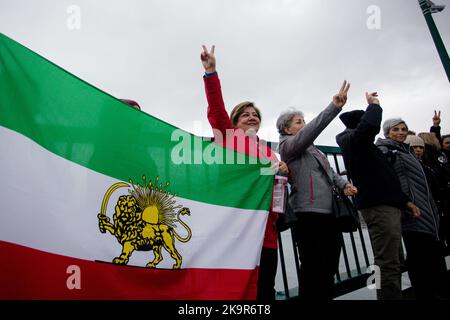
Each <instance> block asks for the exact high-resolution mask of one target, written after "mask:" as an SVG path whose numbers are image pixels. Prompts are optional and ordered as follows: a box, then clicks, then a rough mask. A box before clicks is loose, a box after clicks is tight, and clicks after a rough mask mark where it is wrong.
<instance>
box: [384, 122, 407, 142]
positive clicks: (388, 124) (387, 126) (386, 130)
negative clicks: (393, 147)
mask: <svg viewBox="0 0 450 320" xmlns="http://www.w3.org/2000/svg"><path fill="white" fill-rule="evenodd" d="M400 123H403V124H404V125H405V126H406V129H407V130H408V126H407V125H406V122H405V121H404V120H403V119H402V118H391V119H387V120H386V121H384V123H383V133H384V136H385V137H386V138H388V137H389V131H391V129H392V128H393V127H395V126H396V125H399V124H400Z"/></svg>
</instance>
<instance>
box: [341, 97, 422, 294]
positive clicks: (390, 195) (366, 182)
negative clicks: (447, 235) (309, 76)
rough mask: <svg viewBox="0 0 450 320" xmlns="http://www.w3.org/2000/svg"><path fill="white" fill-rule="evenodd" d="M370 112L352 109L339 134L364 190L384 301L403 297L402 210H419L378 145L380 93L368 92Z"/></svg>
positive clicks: (362, 204)
mask: <svg viewBox="0 0 450 320" xmlns="http://www.w3.org/2000/svg"><path fill="white" fill-rule="evenodd" d="M366 99H367V103H368V104H369V106H368V107H367V109H366V111H365V112H364V111H363V110H354V111H350V112H346V113H344V114H342V115H341V116H340V119H341V120H342V122H343V123H344V124H345V126H346V127H347V128H346V129H345V130H344V132H342V133H340V134H339V135H337V136H336V141H337V143H338V145H339V146H340V147H341V149H342V154H343V158H344V164H345V168H346V169H347V174H348V177H349V178H350V179H351V180H352V182H353V184H354V185H355V186H356V187H357V188H358V190H359V192H358V194H356V198H355V203H356V207H357V208H358V209H359V210H360V211H361V214H362V216H363V218H364V220H365V221H366V224H367V228H368V230H369V235H370V238H371V242H372V249H373V254H374V259H375V265H377V266H378V267H379V268H380V273H381V274H380V282H381V283H379V284H377V286H376V287H377V299H378V300H396V299H402V291H401V261H402V257H403V253H402V245H401V212H402V210H409V211H411V213H412V214H414V215H415V216H418V215H419V210H418V209H417V207H416V206H415V205H414V204H413V203H412V202H411V201H410V199H409V198H408V197H407V196H406V195H405V194H404V193H403V192H402V191H401V187H400V182H399V180H398V178H397V175H396V173H395V171H394V169H393V168H392V166H391V165H390V164H389V163H388V161H387V160H386V157H385V156H384V155H383V153H382V152H381V151H380V150H379V149H378V148H377V147H376V146H375V144H374V141H375V136H376V135H377V134H378V132H379V131H380V124H381V116H382V112H383V110H382V109H381V107H380V103H379V101H378V98H377V94H376V92H374V93H372V94H367V93H366Z"/></svg>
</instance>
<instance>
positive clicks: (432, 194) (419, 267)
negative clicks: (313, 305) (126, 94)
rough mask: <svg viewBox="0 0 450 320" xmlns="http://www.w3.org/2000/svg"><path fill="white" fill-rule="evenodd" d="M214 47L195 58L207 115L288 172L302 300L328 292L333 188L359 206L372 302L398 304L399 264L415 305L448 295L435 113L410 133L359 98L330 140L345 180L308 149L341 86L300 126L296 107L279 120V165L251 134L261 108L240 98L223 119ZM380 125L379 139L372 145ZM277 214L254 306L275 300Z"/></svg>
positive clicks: (446, 176) (445, 172)
mask: <svg viewBox="0 0 450 320" xmlns="http://www.w3.org/2000/svg"><path fill="white" fill-rule="evenodd" d="M214 51H215V48H214V46H212V48H211V50H208V49H207V48H206V47H205V46H203V51H202V52H201V61H202V64H203V67H204V69H205V74H204V77H203V78H204V84H205V91H206V97H207V101H208V110H207V115H208V120H209V123H210V124H211V127H212V128H213V131H214V133H215V134H222V135H223V136H225V135H227V134H230V132H231V134H232V135H233V136H234V138H238V139H239V138H241V139H243V141H245V143H243V144H242V145H243V146H245V148H244V149H243V150H239V149H238V147H237V145H231V146H227V147H231V148H234V149H235V150H237V151H241V152H245V153H249V150H256V151H257V153H258V154H257V156H259V157H266V158H267V159H270V160H271V161H272V162H274V163H276V164H277V165H278V170H280V171H281V172H284V173H286V174H288V181H289V184H290V194H289V197H288V203H289V205H290V207H291V208H292V210H293V212H294V213H295V215H296V217H297V221H296V223H295V225H294V226H293V232H294V235H295V239H296V242H297V245H298V250H299V258H300V262H301V268H300V277H299V287H300V291H299V293H300V296H299V297H300V299H306V300H325V301H327V300H331V299H332V298H333V296H334V293H333V287H334V276H335V273H336V271H337V270H338V264H339V257H340V237H341V235H340V232H339V230H338V229H337V227H336V223H335V216H334V214H333V206H332V190H333V188H337V189H340V190H341V191H342V192H343V193H344V194H345V195H346V196H354V197H355V205H356V208H357V209H358V210H359V211H360V212H361V215H362V217H363V218H364V220H365V222H366V224H367V227H368V231H369V235H370V238H371V243H372V249H373V253H374V263H375V265H377V266H378V267H379V269H380V273H381V275H380V283H379V285H378V286H377V288H378V289H377V298H378V299H380V300H394V299H402V288H401V269H402V264H403V263H406V265H407V269H408V274H409V278H410V280H411V285H412V287H413V289H414V292H415V296H416V298H417V299H442V298H445V295H446V294H447V293H446V292H447V291H448V282H446V279H447V268H446V264H445V253H444V252H445V250H446V249H447V248H449V245H450V212H449V207H450V205H449V199H450V184H449V181H450V135H444V136H441V132H440V122H441V118H440V112H436V111H435V113H434V116H433V118H432V119H433V126H432V127H431V129H430V132H422V133H419V134H418V135H416V134H415V133H414V132H412V131H409V129H408V126H407V124H406V122H405V121H404V120H402V119H401V118H393V119H387V120H385V121H384V123H383V125H382V126H381V122H382V112H383V110H382V108H381V105H380V102H379V98H378V94H377V93H376V92H373V93H370V94H369V93H366V99H367V104H368V107H367V109H366V110H353V111H350V112H346V113H343V114H341V115H340V119H341V121H342V122H343V123H344V125H345V126H346V129H345V130H344V131H343V132H342V133H340V134H339V135H337V137H336V141H337V143H338V145H339V146H340V147H341V149H342V153H343V159H344V163H345V167H346V170H347V176H348V178H349V181H351V182H349V181H347V180H345V179H343V178H342V177H341V176H340V175H339V174H337V173H336V172H334V170H333V168H332V167H331V165H330V163H329V162H328V160H327V157H326V156H325V155H324V154H323V153H322V152H321V151H320V150H319V149H318V148H317V147H316V146H315V145H314V141H315V139H316V138H317V137H318V136H319V135H320V134H321V132H322V131H323V130H324V129H325V128H326V127H327V126H328V125H329V124H330V122H331V121H333V119H334V118H336V117H337V116H338V115H339V113H340V112H341V111H342V108H343V107H344V105H345V104H346V101H347V93H348V91H349V88H350V84H349V83H347V82H346V81H344V83H343V84H342V86H341V89H340V90H339V92H338V93H337V94H336V95H334V96H333V97H332V99H331V102H330V104H329V105H328V106H327V107H325V108H324V109H323V111H322V112H320V113H319V114H318V115H317V116H316V117H315V118H314V119H313V120H311V121H310V122H308V123H307V124H306V123H305V119H304V115H303V113H302V112H301V111H299V110H295V109H292V108H291V109H289V110H287V111H284V112H282V113H281V114H280V116H279V118H278V120H277V122H276V127H277V129H278V132H279V134H280V141H279V154H280V156H281V161H280V160H279V159H277V157H276V155H275V153H273V152H272V151H271V150H270V148H269V147H268V146H267V144H266V143H264V141H263V140H261V139H259V137H258V136H257V132H258V130H259V127H260V125H261V111H260V109H259V108H258V107H257V106H256V105H255V104H254V103H252V102H249V101H245V102H242V103H240V104H238V105H237V106H235V107H234V109H233V110H232V111H231V114H230V115H228V113H227V111H226V107H225V104H224V101H223V97H222V90H221V86H220V80H219V77H218V73H217V71H216V57H215V54H214ZM381 127H382V129H383V135H384V138H379V139H378V140H377V141H375V138H376V136H377V135H378V134H379V132H380V129H381ZM230 129H231V130H230ZM223 136H222V137H223ZM223 140H224V139H220V141H223ZM226 140H227V141H228V139H226ZM230 141H236V139H234V140H233V139H231V140H230ZM252 144H253V145H254V148H251V145H252ZM277 218H278V216H277V214H276V213H275V212H272V211H271V212H269V217H268V220H267V225H266V230H265V235H264V244H263V249H262V252H261V260H260V268H259V277H258V284H257V299H258V300H263V301H273V300H275V289H274V285H275V275H276V269H277V246H278V244H277V229H276V220H277ZM402 240H403V243H404V245H405V249H406V262H405V260H404V252H403V249H402V248H403V246H402Z"/></svg>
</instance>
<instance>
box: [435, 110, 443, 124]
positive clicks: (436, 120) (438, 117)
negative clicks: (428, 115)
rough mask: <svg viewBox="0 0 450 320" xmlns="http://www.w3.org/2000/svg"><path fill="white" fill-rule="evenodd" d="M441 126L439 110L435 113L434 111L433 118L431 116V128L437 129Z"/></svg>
mask: <svg viewBox="0 0 450 320" xmlns="http://www.w3.org/2000/svg"><path fill="white" fill-rule="evenodd" d="M440 124H441V110H439V112H437V113H436V110H434V116H433V127H439V125H440Z"/></svg>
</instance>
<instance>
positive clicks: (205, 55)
mask: <svg viewBox="0 0 450 320" xmlns="http://www.w3.org/2000/svg"><path fill="white" fill-rule="evenodd" d="M202 47H203V51H202V53H201V54H200V59H201V60H202V64H203V68H205V71H206V72H207V73H213V72H214V71H216V57H215V56H214V49H215V46H214V45H213V46H212V47H211V51H208V48H206V47H205V46H202Z"/></svg>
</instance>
